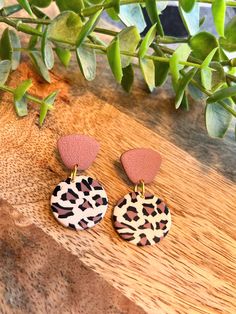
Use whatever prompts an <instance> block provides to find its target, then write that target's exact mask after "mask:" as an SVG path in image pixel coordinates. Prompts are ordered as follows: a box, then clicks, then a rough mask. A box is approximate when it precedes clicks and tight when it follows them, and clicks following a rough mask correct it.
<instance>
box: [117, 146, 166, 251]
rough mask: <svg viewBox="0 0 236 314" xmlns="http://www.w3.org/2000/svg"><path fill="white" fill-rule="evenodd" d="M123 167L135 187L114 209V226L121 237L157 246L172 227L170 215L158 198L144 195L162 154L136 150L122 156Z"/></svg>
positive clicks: (140, 149)
mask: <svg viewBox="0 0 236 314" xmlns="http://www.w3.org/2000/svg"><path fill="white" fill-rule="evenodd" d="M121 163H122V166H123V168H124V170H125V172H126V174H127V176H128V178H129V179H130V181H131V182H132V183H133V184H134V185H135V187H134V191H133V192H131V193H128V194H126V195H125V196H124V197H123V198H122V199H121V200H120V201H119V202H118V203H117V205H116V206H115V208H114V212H113V223H114V227H115V229H116V231H117V233H118V234H119V235H120V237H121V238H122V239H124V240H126V241H129V242H130V243H133V244H136V245H139V246H144V245H151V244H155V243H158V242H159V241H160V240H161V239H163V238H164V237H165V236H166V235H167V233H168V232H169V230H170V227H171V215H170V211H169V209H168V207H167V206H166V204H165V203H164V202H163V201H162V200H161V199H159V198H158V197H157V196H155V195H153V194H150V193H147V192H145V184H148V183H151V182H152V181H153V180H154V178H155V176H156V174H157V172H158V171H159V169H160V165H161V155H160V154H159V153H157V152H156V151H154V150H152V149H147V148H136V149H131V150H128V151H126V152H125V153H123V154H122V155H121Z"/></svg>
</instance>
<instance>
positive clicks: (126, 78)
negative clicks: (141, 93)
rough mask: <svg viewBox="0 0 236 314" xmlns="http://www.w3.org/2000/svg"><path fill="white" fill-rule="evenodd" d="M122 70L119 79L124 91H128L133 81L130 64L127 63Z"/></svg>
mask: <svg viewBox="0 0 236 314" xmlns="http://www.w3.org/2000/svg"><path fill="white" fill-rule="evenodd" d="M122 70H123V77H122V80H121V86H122V87H123V89H124V90H125V91H126V92H128V93H129V91H130V89H131V87H132V85H133V81H134V71H133V67H132V64H129V65H128V66H127V67H125V68H123V69H122Z"/></svg>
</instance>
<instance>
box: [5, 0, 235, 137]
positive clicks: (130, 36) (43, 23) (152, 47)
mask: <svg viewBox="0 0 236 314" xmlns="http://www.w3.org/2000/svg"><path fill="white" fill-rule="evenodd" d="M51 2H52V1H51V0H40V1H36V0H29V1H28V0H18V1H17V3H16V4H14V5H11V6H5V7H3V8H2V9H1V10H0V23H4V24H6V25H8V26H10V27H11V28H10V29H9V28H6V29H5V30H4V32H3V34H2V37H1V40H0V58H1V60H2V61H1V63H0V74H1V72H2V73H5V74H4V75H3V79H2V80H1V77H0V89H1V90H3V91H6V92H10V93H12V94H13V97H14V104H15V108H16V113H17V114H18V115H19V116H23V115H26V114H27V112H28V102H35V103H37V104H39V105H40V125H42V123H43V121H44V119H45V117H46V114H47V112H48V110H50V109H52V108H53V103H54V101H55V98H56V92H54V93H52V94H50V95H49V96H48V97H46V98H45V99H40V98H37V97H35V96H33V95H31V94H30V93H29V92H28V89H29V88H30V86H31V82H30V81H28V80H27V81H24V82H22V83H21V84H20V85H19V86H18V87H17V88H16V89H12V88H11V87H9V86H7V85H5V82H6V81H7V77H8V75H9V73H10V71H11V70H16V69H17V67H18V65H19V63H20V56H21V53H27V54H28V55H29V57H30V59H31V61H32V63H33V64H34V66H35V69H36V70H37V72H38V73H39V74H40V75H41V76H42V77H43V79H44V80H45V81H46V82H48V83H50V70H51V69H52V68H53V67H54V57H55V55H56V56H57V57H58V59H59V60H60V61H61V63H62V64H63V65H64V66H66V67H67V66H68V65H69V63H70V59H71V57H72V55H73V54H75V55H76V58H77V61H78V65H79V68H80V71H81V73H82V74H83V76H84V77H85V79H87V80H93V79H95V77H96V54H98V53H99V54H102V55H106V57H107V59H108V63H109V66H110V68H111V71H112V73H113V75H114V78H115V80H116V81H117V83H118V84H120V85H121V86H122V87H123V88H124V90H125V91H127V92H129V91H130V89H131V88H132V84H133V81H134V71H133V67H134V65H135V66H137V65H138V67H139V68H140V70H141V72H142V75H143V78H144V80H145V82H146V84H147V86H148V88H149V91H150V92H152V91H153V90H154V89H155V88H158V87H160V86H162V85H163V84H164V83H165V82H166V80H167V77H168V75H170V76H171V79H172V86H173V90H174V92H175V94H176V97H175V107H176V109H178V108H182V109H185V110H189V95H191V96H192V97H193V98H197V99H199V98H200V99H202V100H203V101H204V102H205V104H206V109H205V120H206V127H207V130H208V133H209V135H210V136H213V137H223V136H224V134H225V133H226V131H227V130H228V128H229V126H230V124H231V120H232V118H235V117H236V111H235V101H236V85H235V83H236V76H235V67H236V59H235V58H232V57H231V58H230V57H229V52H230V53H231V55H232V53H233V52H235V51H236V35H235V31H234V29H235V27H236V17H234V18H232V19H231V21H229V23H228V24H227V25H225V16H226V8H227V6H228V7H236V2H235V1H225V0H205V1H196V0H179V1H178V6H179V12H180V16H181V18H182V21H183V23H184V25H185V27H186V30H187V32H188V36H187V37H186V38H178V37H173V36H166V35H165V34H164V30H163V27H162V24H161V20H160V14H161V12H162V11H163V10H164V9H165V8H166V6H167V5H168V1H163V0H158V1H155V0H112V1H110V0H109V1H108V0H105V1H103V0H95V1H94V0H90V1H88V0H78V1H76V2H75V1H72V2H69V1H67V2H66V1H63V0H55V2H56V4H57V6H58V8H59V10H60V14H59V15H58V16H56V17H55V18H53V19H51V18H50V17H49V16H47V15H46V14H45V13H44V12H43V11H42V10H41V8H44V7H48V6H49V5H51ZM199 3H208V4H211V8H212V15H213V19H214V23H215V28H216V31H217V33H218V36H217V37H216V36H214V35H213V34H211V33H208V32H206V31H204V30H202V28H203V27H204V19H200V8H199ZM141 5H142V7H145V8H146V11H147V13H148V16H149V19H150V21H151V23H152V26H151V27H150V29H149V30H148V32H147V34H146V35H145V36H144V37H143V38H142V37H141V36H140V34H141V33H142V32H143V30H144V29H145V28H146V22H145V19H144V17H143V12H142V10H141ZM21 10H24V11H25V13H27V14H28V16H25V17H22V16H20V17H18V16H16V13H17V12H18V11H21ZM104 11H106V13H107V14H108V15H109V17H110V18H111V19H113V20H119V21H121V22H122V23H123V24H124V28H123V29H121V30H120V31H119V32H117V30H114V29H110V28H109V29H106V28H101V27H100V26H99V25H98V22H99V21H100V19H102V18H103V12H104ZM13 13H14V16H12V14H13ZM21 15H22V14H21ZM19 32H22V33H24V34H26V35H27V36H28V35H29V41H28V44H27V45H26V46H24V47H21V43H20V38H19V36H18V33H19ZM104 35H106V42H105V43H104V41H103V40H104ZM172 44H177V45H178V47H177V49H175V50H174V49H171V45H172ZM4 64H5V65H4ZM6 64H8V70H7V71H5V70H6ZM4 67H5V70H4Z"/></svg>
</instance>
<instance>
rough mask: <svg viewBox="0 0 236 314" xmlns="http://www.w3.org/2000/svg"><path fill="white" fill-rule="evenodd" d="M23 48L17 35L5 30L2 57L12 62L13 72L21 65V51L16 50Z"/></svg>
mask: <svg viewBox="0 0 236 314" xmlns="http://www.w3.org/2000/svg"><path fill="white" fill-rule="evenodd" d="M19 48H21V44H20V39H19V37H18V35H17V33H16V32H15V31H14V30H12V29H9V28H5V30H4V32H3V34H2V38H1V41H0V57H1V59H2V60H6V59H7V60H10V61H11V63H12V70H16V69H17V67H18V65H19V63H20V51H14V49H19Z"/></svg>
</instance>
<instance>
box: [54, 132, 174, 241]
mask: <svg viewBox="0 0 236 314" xmlns="http://www.w3.org/2000/svg"><path fill="white" fill-rule="evenodd" d="M57 146H58V150H59V154H60V156H61V159H62V161H63V163H64V164H65V166H66V167H67V168H68V169H70V170H71V175H70V177H68V178H67V179H66V180H65V181H62V182H60V183H59V184H58V185H57V186H56V188H55V189H54V191H53V193H52V196H51V208H52V212H53V215H54V217H55V218H56V220H57V221H58V222H59V223H60V224H62V225H63V226H65V227H69V228H72V229H75V230H84V229H88V228H92V227H94V226H95V225H96V224H97V223H99V222H100V221H101V220H102V218H103V217H104V215H105V213H106V210H107V207H108V198H107V194H106V192H105V190H104V188H103V187H102V185H101V183H100V182H99V181H98V180H96V179H93V178H91V177H89V176H84V175H78V172H79V171H83V170H86V169H88V168H89V166H90V165H91V164H92V163H93V161H94V160H95V158H96V156H97V153H98V151H99V143H98V142H97V141H96V140H95V139H94V138H92V137H89V136H87V135H67V136H63V137H61V138H60V139H59V140H58V143H57ZM121 163H122V165H123V168H124V170H125V172H126V174H127V176H128V178H129V179H130V181H131V182H132V183H133V184H134V186H135V188H134V191H133V192H130V193H128V194H127V195H125V196H124V197H123V198H122V199H121V200H119V201H118V203H117V205H116V206H115V208H114V211H113V224H114V228H115V230H116V231H117V233H118V234H119V235H120V237H121V238H122V239H124V240H126V241H129V242H130V243H133V244H136V245H139V246H144V245H150V244H155V243H157V242H159V241H160V240H161V239H162V238H163V237H165V236H166V235H167V233H168V232H169V230H170V226H171V215H170V211H169V209H168V207H167V206H166V205H165V203H164V202H163V201H162V200H160V199H159V198H158V197H156V196H155V195H153V194H150V193H146V192H145V184H148V183H151V182H152V181H153V180H154V178H155V175H156V174H157V172H158V171H159V169H160V165H161V156H160V154H159V153H157V152H155V151H154V150H152V149H146V148H136V149H131V150H129V151H127V152H125V153H123V154H122V156H121Z"/></svg>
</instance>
